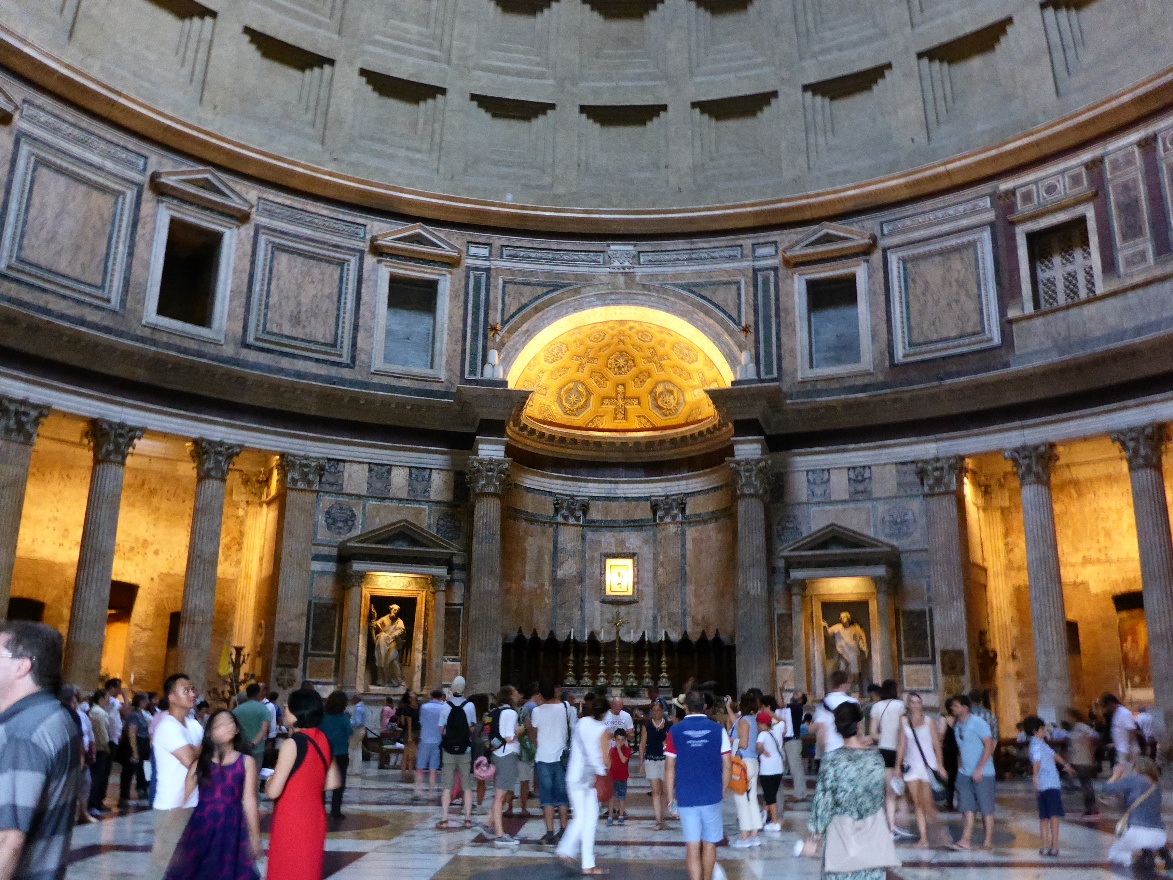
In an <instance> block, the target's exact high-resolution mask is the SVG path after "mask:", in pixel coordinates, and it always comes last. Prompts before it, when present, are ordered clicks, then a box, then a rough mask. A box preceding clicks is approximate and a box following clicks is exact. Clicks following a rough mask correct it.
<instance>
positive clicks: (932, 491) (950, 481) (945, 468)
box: [916, 455, 965, 495]
mask: <svg viewBox="0 0 1173 880" xmlns="http://www.w3.org/2000/svg"><path fill="white" fill-rule="evenodd" d="M964 469H965V459H964V458H962V457H961V456H959V455H953V456H948V457H944V458H929V459H925V460H923V461H918V462H917V463H916V475H917V478H918V479H919V480H920V483H921V486H922V487H923V488H924V492H925V494H926V495H944V494H952V493H955V492H956V491H957V478H958V477H960V476H961V473H962V471H963V470H964Z"/></svg>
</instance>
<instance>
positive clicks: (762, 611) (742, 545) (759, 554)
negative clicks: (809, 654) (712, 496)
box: [729, 458, 774, 694]
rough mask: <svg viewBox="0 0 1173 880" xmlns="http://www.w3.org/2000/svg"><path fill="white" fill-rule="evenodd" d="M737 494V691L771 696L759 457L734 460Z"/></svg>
mask: <svg viewBox="0 0 1173 880" xmlns="http://www.w3.org/2000/svg"><path fill="white" fill-rule="evenodd" d="M729 467H730V469H731V470H732V471H733V488H734V491H735V492H736V493H737V593H736V603H737V633H736V635H735V638H736V642H735V645H736V656H737V687H738V690H741V691H744V690H746V689H747V688H751V687H759V688H761V689H762V690H763V691H764V692H765V693H768V694H769V693H773V691H774V663H773V654H774V652H773V651H772V650H771V646H770V602H769V594H770V584H769V566H768V558H767V555H766V487H767V480H768V477H769V463H768V462H767V460H766V459H764V458H742V459H738V458H733V459H730V460H729Z"/></svg>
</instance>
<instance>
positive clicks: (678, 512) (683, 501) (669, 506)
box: [649, 495, 688, 523]
mask: <svg viewBox="0 0 1173 880" xmlns="http://www.w3.org/2000/svg"><path fill="white" fill-rule="evenodd" d="M649 502H650V503H651V505H652V519H654V520H655V521H656V522H658V523H676V522H681V521H683V519H684V512H685V508H686V507H687V505H688V499H687V498H685V497H684V496H683V495H665V496H664V497H663V498H651V499H649Z"/></svg>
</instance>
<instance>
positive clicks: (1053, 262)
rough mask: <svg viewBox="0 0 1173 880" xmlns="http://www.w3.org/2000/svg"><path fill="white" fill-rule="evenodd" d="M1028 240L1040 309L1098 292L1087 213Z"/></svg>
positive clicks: (1035, 234) (1035, 299)
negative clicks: (1086, 218)
mask: <svg viewBox="0 0 1173 880" xmlns="http://www.w3.org/2000/svg"><path fill="white" fill-rule="evenodd" d="M1028 243H1029V246H1030V254H1031V268H1032V270H1033V276H1034V278H1033V280H1034V307H1035V308H1036V309H1052V308H1055V307H1056V306H1062V305H1066V304H1068V303H1073V302H1078V301H1079V300H1081V299H1088V298H1089V297H1093V296H1095V295H1096V293H1097V291H1096V272H1095V267H1094V266H1093V264H1092V247H1091V241H1090V240H1089V238H1088V234H1087V221H1086V220H1085V219H1084V218H1083V217H1077V218H1076V219H1074V220H1070V221H1068V222H1066V223H1062V224H1060V225H1058V226H1052V227H1051V228H1049V229H1043V230H1040V231H1039V232H1036V233H1034V234H1032V235H1031V236H1030V237H1029V239H1028Z"/></svg>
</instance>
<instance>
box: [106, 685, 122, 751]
mask: <svg viewBox="0 0 1173 880" xmlns="http://www.w3.org/2000/svg"><path fill="white" fill-rule="evenodd" d="M102 708H104V709H105V710H106V714H108V715H109V716H110V754H111V755H113V754H116V753H117V751H118V744H119V743H120V742H122V679H120V678H111V679H110V680H109V681H107V682H106V705H105V706H103V707H102Z"/></svg>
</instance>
